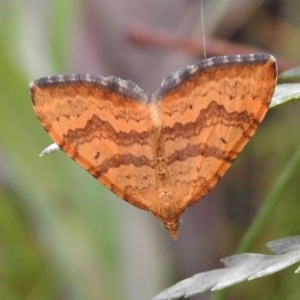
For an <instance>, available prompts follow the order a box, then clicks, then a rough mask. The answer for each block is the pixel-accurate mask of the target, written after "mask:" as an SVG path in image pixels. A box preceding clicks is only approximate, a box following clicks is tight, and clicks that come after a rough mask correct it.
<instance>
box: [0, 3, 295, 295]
mask: <svg viewBox="0 0 300 300" xmlns="http://www.w3.org/2000/svg"><path fill="white" fill-rule="evenodd" d="M299 14H300V1H297V0H269V1H263V0H253V1H249V0H240V1H231V0H223V1H218V0H206V1H205V10H204V17H205V26H206V38H207V55H208V56H211V55H223V54H237V53H249V52H252V51H264V52H268V53H271V54H273V55H274V56H275V57H277V59H278V62H279V69H280V70H285V69H287V68H289V67H293V66H297V65H298V64H299V62H300V51H299V47H300V45H299V44H300V21H299V20H300V18H299ZM199 16H200V7H199V1H197V0H153V1H147V0H139V1H133V0H114V1H111V0H85V1H75V0H73V1H71V0H65V1H61V0H53V1H40V0H26V1H17V0H14V1H13V0H9V1H8V0H2V1H1V2H0V113H1V115H0V299H5V300H18V299H26V300H37V299H39V300H44V299H45V300H46V299H64V300H65V299H72V300H74V299H75V300H76V299H78V300H79V299H80V300H82V299H91V300H94V299H108V300H114V299H124V300H129V299H130V300H135V299H136V300H140V299H151V297H153V296H155V295H156V294H157V293H159V292H160V291H161V290H162V289H164V288H167V287H168V286H169V285H171V284H174V283H176V282H177V281H179V280H182V279H184V278H186V277H188V276H192V275H193V274H195V273H199V272H203V271H207V270H210V269H213V268H217V267H221V266H222V265H221V263H220V259H221V258H222V257H225V256H228V255H231V254H233V253H234V251H235V249H236V246H237V244H238V242H239V241H240V239H241V237H242V236H243V233H244V232H245V230H246V229H247V228H248V226H249V224H250V223H251V221H252V220H253V219H254V218H255V214H256V212H257V210H258V209H259V207H260V204H261V203H262V201H263V199H264V197H266V195H267V194H268V191H269V190H270V189H271V187H272V185H273V184H274V182H275V180H276V178H278V176H279V175H280V173H281V172H282V170H283V169H284V167H285V165H286V164H287V162H288V161H289V158H290V157H291V156H292V155H293V153H294V151H295V150H296V148H297V145H298V144H299V126H300V118H299V115H300V105H299V103H289V104H286V105H281V106H278V107H276V108H274V109H271V110H270V112H269V113H268V116H267V118H266V120H265V122H264V123H263V124H262V125H261V126H260V128H259V130H258V132H257V134H256V135H255V137H254V138H253V139H252V140H251V142H250V143H249V145H248V146H247V147H246V149H245V151H243V152H242V154H241V155H240V156H239V157H238V159H237V160H236V162H235V163H234V165H233V167H232V168H231V169H230V170H229V172H228V173H227V174H226V176H225V178H224V179H222V180H221V182H220V183H219V184H218V186H217V187H216V188H215V189H214V190H213V191H212V192H211V193H210V194H209V195H208V196H207V197H206V198H205V199H204V200H203V201H200V202H199V203H198V204H196V205H194V206H192V207H191V208H189V209H188V210H187V211H186V213H185V215H184V218H183V224H182V226H181V228H180V230H179V239H178V241H177V242H174V241H173V240H172V239H171V237H170V236H169V234H168V232H167V231H165V230H164V229H162V228H161V226H160V224H159V223H158V222H157V220H156V219H155V218H154V217H153V216H152V215H151V214H150V213H148V212H144V211H141V210H138V209H136V208H135V207H133V206H130V205H129V204H127V203H125V202H124V201H122V200H120V199H118V198H117V197H116V196H114V195H112V194H111V193H110V192H109V191H106V190H105V188H103V187H102V186H101V185H100V184H99V183H98V182H97V181H96V180H95V179H94V178H92V177H91V176H90V175H89V174H88V173H86V172H85V171H84V170H82V169H81V168H80V167H79V166H77V165H76V164H75V163H74V162H73V161H72V160H71V159H69V158H68V157H67V156H66V155H65V154H64V153H62V152H60V153H55V154H52V155H49V156H46V157H44V158H39V157H38V154H39V153H40V152H41V150H43V149H44V148H45V147H46V146H48V145H49V144H51V143H52V141H51V140H50V138H49V137H48V135H47V134H46V132H45V131H44V130H43V128H42V126H41V125H40V123H39V121H38V120H37V118H36V116H35V114H34V112H33V110H32V107H31V103H30V97H29V89H28V84H29V82H30V81H31V80H33V79H36V78H38V77H41V76H47V75H54V74H64V73H73V72H74V73H92V74H97V75H102V76H108V75H115V76H119V77H122V78H124V79H131V80H133V81H135V82H136V83H137V84H138V85H139V86H141V87H142V88H144V89H146V90H150V91H152V92H153V91H154V90H155V89H156V88H157V87H158V86H159V84H160V82H161V80H162V78H163V77H164V76H165V75H167V74H168V73H170V72H172V71H175V70H177V69H178V68H179V67H181V66H183V65H186V64H190V63H193V62H195V61H196V60H198V59H200V58H202V57H203V49H202V46H201V44H202V42H201V27H200V17H199ZM299 199H300V196H299V176H298V177H297V178H295V179H294V180H293V182H292V183H291V184H290V186H289V188H288V189H287V190H286V191H285V193H284V197H282V199H281V201H280V204H279V205H278V207H277V208H276V210H275V212H274V213H273V214H272V217H271V218H270V219H269V220H268V222H267V224H266V226H265V228H264V230H263V231H262V232H261V233H260V236H259V238H258V239H257V240H256V241H255V244H254V245H253V246H252V248H251V249H250V250H251V252H264V253H266V248H265V246H264V245H265V243H266V242H268V241H270V240H274V239H277V238H281V237H284V236H289V235H297V234H299V232H300V222H299V211H300V201H299ZM299 295H300V290H299V277H297V275H294V273H293V270H292V269H291V268H289V269H287V270H285V271H282V272H280V273H278V274H275V275H272V276H269V277H266V278H262V279H259V280H255V281H253V282H250V283H242V284H239V285H237V286H236V287H234V288H232V289H231V290H230V292H229V293H228V294H227V299H264V300H266V299H286V300H287V299H299ZM213 296H214V293H206V294H203V295H200V296H197V297H194V298H191V299H211V298H212V297H213Z"/></svg>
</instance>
